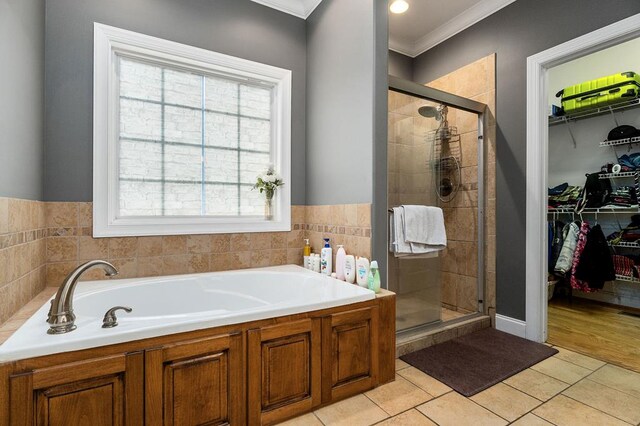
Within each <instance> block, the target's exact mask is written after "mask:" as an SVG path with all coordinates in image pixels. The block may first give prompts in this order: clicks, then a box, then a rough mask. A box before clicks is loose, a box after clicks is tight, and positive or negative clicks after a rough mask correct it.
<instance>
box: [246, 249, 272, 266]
mask: <svg viewBox="0 0 640 426" xmlns="http://www.w3.org/2000/svg"><path fill="white" fill-rule="evenodd" d="M270 263H271V250H254V251H252V252H251V267H252V268H259V267H263V266H269V264H270Z"/></svg>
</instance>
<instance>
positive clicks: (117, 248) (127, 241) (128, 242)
mask: <svg viewBox="0 0 640 426" xmlns="http://www.w3.org/2000/svg"><path fill="white" fill-rule="evenodd" d="M137 255H138V238H137V237H125V238H109V259H124V258H134V257H136V256H137Z"/></svg>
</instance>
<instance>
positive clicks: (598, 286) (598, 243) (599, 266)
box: [574, 225, 616, 291]
mask: <svg viewBox="0 0 640 426" xmlns="http://www.w3.org/2000/svg"><path fill="white" fill-rule="evenodd" d="M578 244H580V242H578ZM574 275H575V277H576V278H577V279H578V280H579V281H581V282H584V283H586V284H587V287H588V289H589V291H597V290H602V288H603V287H604V282H605V281H613V280H615V278H616V272H615V268H614V266H613V259H612V258H611V252H610V251H609V245H608V244H607V239H606V238H605V236H604V233H603V232H602V228H601V227H600V225H595V226H594V227H593V228H591V229H590V230H589V232H588V234H587V235H586V243H585V245H584V249H583V250H582V253H581V255H580V259H579V262H578V265H577V267H576V269H575V271H574Z"/></svg>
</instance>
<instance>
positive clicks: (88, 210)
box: [78, 203, 93, 226]
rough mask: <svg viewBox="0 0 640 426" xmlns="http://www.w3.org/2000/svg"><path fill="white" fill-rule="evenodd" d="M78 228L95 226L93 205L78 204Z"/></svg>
mask: <svg viewBox="0 0 640 426" xmlns="http://www.w3.org/2000/svg"><path fill="white" fill-rule="evenodd" d="M78 226H93V203H78Z"/></svg>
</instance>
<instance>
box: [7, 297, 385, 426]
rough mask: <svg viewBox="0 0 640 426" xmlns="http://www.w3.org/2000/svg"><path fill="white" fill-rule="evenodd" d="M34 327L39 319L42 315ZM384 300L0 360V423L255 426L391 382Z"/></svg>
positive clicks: (313, 408) (273, 421)
mask: <svg viewBox="0 0 640 426" xmlns="http://www.w3.org/2000/svg"><path fill="white" fill-rule="evenodd" d="M43 322H44V320H43ZM394 358H395V295H394V294H393V293H391V292H387V291H384V290H383V291H382V293H381V294H379V295H378V296H377V297H376V298H375V299H374V300H370V301H366V302H360V303H354V304H350V305H343V306H338V307H333V308H329V309H323V310H317V311H312V312H305V313H300V314H295V315H289V316H283V317H277V318H270V319H265V320H260V321H254V322H247V323H242V324H234V325H227V326H222V327H215V328H209V329H203V330H196V331H190V332H186V333H179V334H172V335H166V336H161V337H154V338H149V339H143V340H137V341H132V342H126V343H119V344H115V345H109V346H103V347H97V348H91V349H84V350H79V351H73V352H66V353H58V354H53V355H46V356H41V357H37V358H30V359H22V360H18V361H12V362H8V363H5V364H2V365H0V426H9V425H11V426H14V425H43V426H44V425H74V426H75V425H85V424H86V425H91V426H102V425H151V426H155V425H176V426H178V425H180V426H188V425H223V424H231V425H263V424H274V423H276V422H280V421H283V420H285V419H288V418H291V417H295V416H298V415H300V414H303V413H305V412H309V411H312V410H315V409H317V408H318V407H320V406H323V405H327V404H330V403H332V402H335V401H338V400H340V399H344V398H347V397H349V396H352V395H355V394H358V393H361V392H363V391H366V390H369V389H371V388H374V387H376V386H378V385H380V384H383V383H387V382H390V381H392V380H394Z"/></svg>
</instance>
